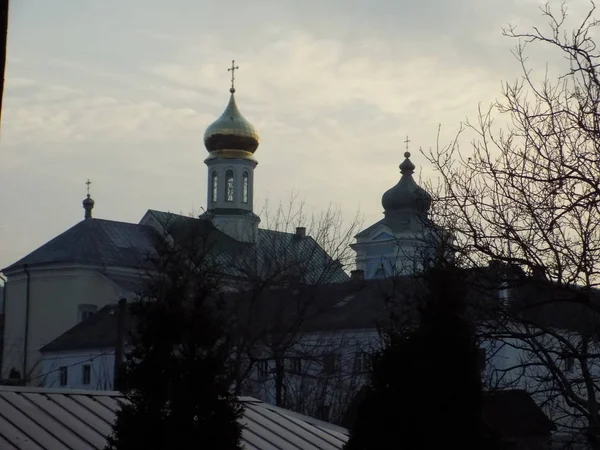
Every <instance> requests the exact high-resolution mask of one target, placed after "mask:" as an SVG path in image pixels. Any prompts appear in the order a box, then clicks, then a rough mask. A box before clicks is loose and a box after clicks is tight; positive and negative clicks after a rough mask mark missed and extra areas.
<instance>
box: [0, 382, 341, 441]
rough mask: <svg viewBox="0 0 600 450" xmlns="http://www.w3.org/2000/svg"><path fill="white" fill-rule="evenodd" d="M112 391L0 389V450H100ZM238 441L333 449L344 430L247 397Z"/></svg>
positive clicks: (113, 404) (114, 401)
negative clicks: (240, 435)
mask: <svg viewBox="0 0 600 450" xmlns="http://www.w3.org/2000/svg"><path fill="white" fill-rule="evenodd" d="M123 401H124V399H123V397H122V396H121V395H120V394H119V393H117V392H102V391H76V390H68V389H51V388H23V387H8V386H0V448H1V449H3V450H4V449H6V450H15V449H19V450H21V449H45V450H84V449H85V450H88V449H89V450H101V449H104V447H105V445H106V438H107V437H108V436H109V435H110V433H111V431H112V424H113V423H114V420H115V413H116V411H117V410H118V409H119V407H120V403H121V402H123ZM240 401H241V403H242V404H243V406H244V408H245V411H244V415H243V417H242V418H241V419H240V421H241V423H242V424H243V425H244V426H245V428H244V430H243V432H242V442H243V444H244V448H246V449H247V450H264V449H267V448H268V449H271V450H337V449H342V448H343V446H344V444H345V442H346V440H347V432H346V430H345V429H343V428H340V427H336V426H334V425H330V424H327V423H325V422H320V421H317V420H314V419H310V418H308V417H305V416H301V415H299V414H296V413H291V412H288V411H286V410H285V409H282V408H277V407H275V406H271V405H267V404H266V403H263V402H260V401H258V400H255V399H253V398H250V397H241V398H240Z"/></svg>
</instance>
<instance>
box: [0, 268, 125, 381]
mask: <svg viewBox="0 0 600 450" xmlns="http://www.w3.org/2000/svg"><path fill="white" fill-rule="evenodd" d="M30 275H31V280H30V292H29V320H28V322H29V323H28V333H27V334H28V340H27V348H28V352H27V368H24V351H25V328H26V320H25V316H26V308H27V306H26V305H27V292H26V286H27V281H26V276H25V274H23V273H21V274H18V275H16V276H11V277H10V278H9V280H8V283H7V285H9V295H8V296H7V301H6V313H7V316H6V317H9V318H10V320H7V321H6V325H5V331H4V333H5V334H4V336H5V346H4V354H3V362H2V378H7V377H8V375H9V373H10V371H11V369H12V368H15V369H16V370H17V371H18V372H19V373H20V374H21V376H23V375H24V374H26V375H27V377H28V378H32V379H33V378H35V379H39V373H40V367H39V358H40V353H39V349H40V348H41V347H43V346H44V345H46V344H48V343H49V342H50V341H52V340H53V339H55V338H56V337H58V336H59V335H60V334H62V333H64V332H65V331H67V330H68V329H69V328H71V327H73V326H74V325H76V324H77V323H78V322H79V321H80V320H81V316H80V310H79V305H82V304H85V305H95V306H96V307H97V309H100V308H101V307H103V306H105V305H107V304H110V303H115V302H117V301H118V298H119V295H120V291H119V289H118V288H117V287H116V285H115V284H114V283H112V282H111V281H110V280H108V279H107V278H106V277H103V276H101V275H100V274H99V273H97V271H96V270H94V269H93V268H87V267H73V266H71V267H65V268H58V267H55V268H53V269H30Z"/></svg>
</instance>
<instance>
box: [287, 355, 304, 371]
mask: <svg viewBox="0 0 600 450" xmlns="http://www.w3.org/2000/svg"><path fill="white" fill-rule="evenodd" d="M289 371H290V373H302V358H299V357H293V358H290V359H289Z"/></svg>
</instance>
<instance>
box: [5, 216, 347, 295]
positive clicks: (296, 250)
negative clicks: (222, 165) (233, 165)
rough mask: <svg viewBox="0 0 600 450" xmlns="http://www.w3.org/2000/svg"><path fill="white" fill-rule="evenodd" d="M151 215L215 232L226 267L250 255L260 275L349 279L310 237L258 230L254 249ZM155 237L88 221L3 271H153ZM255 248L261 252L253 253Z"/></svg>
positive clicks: (189, 220)
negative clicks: (273, 267) (51, 267)
mask: <svg viewBox="0 0 600 450" xmlns="http://www.w3.org/2000/svg"><path fill="white" fill-rule="evenodd" d="M146 215H147V216H149V217H151V218H153V219H154V221H155V224H159V225H162V226H163V227H165V228H166V229H168V230H169V231H171V230H176V232H179V231H181V232H185V230H187V229H189V226H191V225H194V226H200V227H203V228H204V227H205V228H206V229H207V230H208V229H210V231H211V239H212V242H211V249H214V250H215V251H219V252H221V254H222V255H223V256H224V257H225V258H226V259H228V260H227V261H225V262H226V263H227V262H228V261H233V260H235V261H238V260H240V256H241V255H242V254H245V255H247V256H248V255H251V256H252V257H254V258H253V261H256V262H257V263H258V266H256V265H253V267H254V270H255V271H256V274H263V275H264V274H265V272H266V273H268V272H269V264H272V263H274V262H277V265H278V268H281V265H282V262H283V263H290V264H291V263H292V262H293V263H294V264H296V263H298V262H299V261H300V262H301V264H303V265H304V267H303V272H304V275H305V278H306V279H305V282H308V283H316V282H324V281H325V279H326V282H339V281H346V280H347V279H348V275H347V274H346V273H345V272H344V271H343V268H342V267H341V266H340V265H339V264H336V263H335V262H334V261H332V259H331V258H330V257H329V255H328V254H327V253H326V252H325V250H323V249H322V248H321V247H320V246H319V244H317V243H316V242H315V240H314V239H313V238H312V237H310V236H306V237H305V238H299V237H298V236H296V235H295V234H294V233H283V232H279V231H272V230H263V229H259V232H258V245H257V246H256V247H254V246H251V245H249V244H247V243H244V242H239V241H237V240H235V239H234V238H232V237H230V236H228V235H227V234H225V233H223V232H222V231H220V230H218V229H216V228H215V227H214V226H213V225H212V223H211V222H210V221H209V220H205V219H198V218H195V217H189V216H183V215H180V214H173V213H168V212H162V211H155V210H149V211H148V213H147V214H146ZM193 229H194V230H195V229H196V228H193ZM156 232H157V230H156V228H155V227H154V226H152V225H142V224H134V223H126V222H116V221H112V220H104V219H87V220H83V221H81V222H79V223H78V224H76V225H75V226H73V227H71V228H70V229H68V230H67V231H65V232H64V233H62V234H60V235H59V236H57V237H55V238H54V239H52V240H51V241H49V242H48V243H46V244H44V245H42V246H41V247H39V248H38V249H37V250H34V251H33V252H32V253H30V254H29V255H27V256H25V257H24V258H22V259H20V260H19V261H17V262H16V263H14V264H12V265H10V266H9V267H7V268H6V269H4V270H3V271H4V272H10V271H13V270H21V269H22V266H23V265H24V264H28V265H29V266H35V265H46V264H56V263H78V264H86V265H107V266H117V267H133V268H144V267H147V265H148V258H147V256H148V255H149V254H150V253H152V251H153V250H154V236H155V235H156ZM253 248H256V250H257V251H253V250H252V249H253ZM296 265H297V264H296ZM224 266H225V267H229V266H232V264H229V263H227V264H224ZM230 272H231V273H229V275H231V276H240V277H244V276H247V275H248V273H243V272H244V271H243V270H240V268H236V269H233V268H231V267H230Z"/></svg>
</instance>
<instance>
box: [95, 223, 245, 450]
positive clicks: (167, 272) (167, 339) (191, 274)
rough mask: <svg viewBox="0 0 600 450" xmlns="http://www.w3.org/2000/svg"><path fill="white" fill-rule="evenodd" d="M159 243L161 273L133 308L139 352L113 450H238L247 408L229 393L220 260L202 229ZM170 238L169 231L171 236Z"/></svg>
mask: <svg viewBox="0 0 600 450" xmlns="http://www.w3.org/2000/svg"><path fill="white" fill-rule="evenodd" d="M181 231H182V230H177V232H176V233H174V232H172V231H171V232H169V233H168V235H170V236H177V241H176V242H177V244H175V245H174V244H172V243H170V242H169V240H168V239H166V236H163V237H161V238H160V239H158V240H157V246H156V248H157V251H156V255H154V256H153V260H154V263H155V265H156V268H157V270H156V273H155V274H153V276H152V281H151V283H150V284H149V285H148V290H147V292H146V294H145V295H144V296H143V298H142V299H141V300H140V301H139V303H137V304H136V305H135V307H134V308H133V313H134V315H135V316H136V318H137V327H136V330H135V333H134V334H133V335H132V336H131V339H132V340H133V350H132V351H131V352H130V353H129V354H128V355H127V360H126V362H125V363H124V367H123V370H122V373H121V380H120V381H121V383H120V385H121V386H122V392H123V394H124V395H125V397H126V399H127V401H128V403H126V404H124V405H123V406H122V409H121V410H120V411H119V413H118V415H117V420H116V423H115V425H114V429H113V435H112V436H111V437H110V438H109V443H108V445H107V447H106V448H107V449H110V450H130V449H141V448H144V449H146V448H147V449H160V450H162V449H184V448H185V449H188V448H192V447H196V448H204V446H208V447H210V448H219V449H223V450H229V449H231V450H233V449H239V448H241V446H240V440H241V432H242V427H241V425H240V424H239V422H238V419H239V418H240V416H241V414H242V407H241V405H240V404H239V403H238V402H237V400H236V397H235V396H234V395H233V394H232V393H231V392H230V386H231V381H232V377H231V371H230V367H229V355H230V345H229V338H228V335H227V333H226V321H225V318H224V314H222V313H221V312H222V311H221V309H220V307H219V304H218V302H216V301H215V300H214V299H215V296H216V292H217V289H218V288H219V286H220V279H219V272H220V271H219V270H218V267H217V264H215V260H216V255H215V254H214V252H211V251H210V248H208V247H209V246H207V244H206V243H207V242H208V240H207V239H206V235H205V233H203V232H201V231H202V230H194V229H191V230H185V232H183V233H182V232H181ZM166 235H167V233H166Z"/></svg>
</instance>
